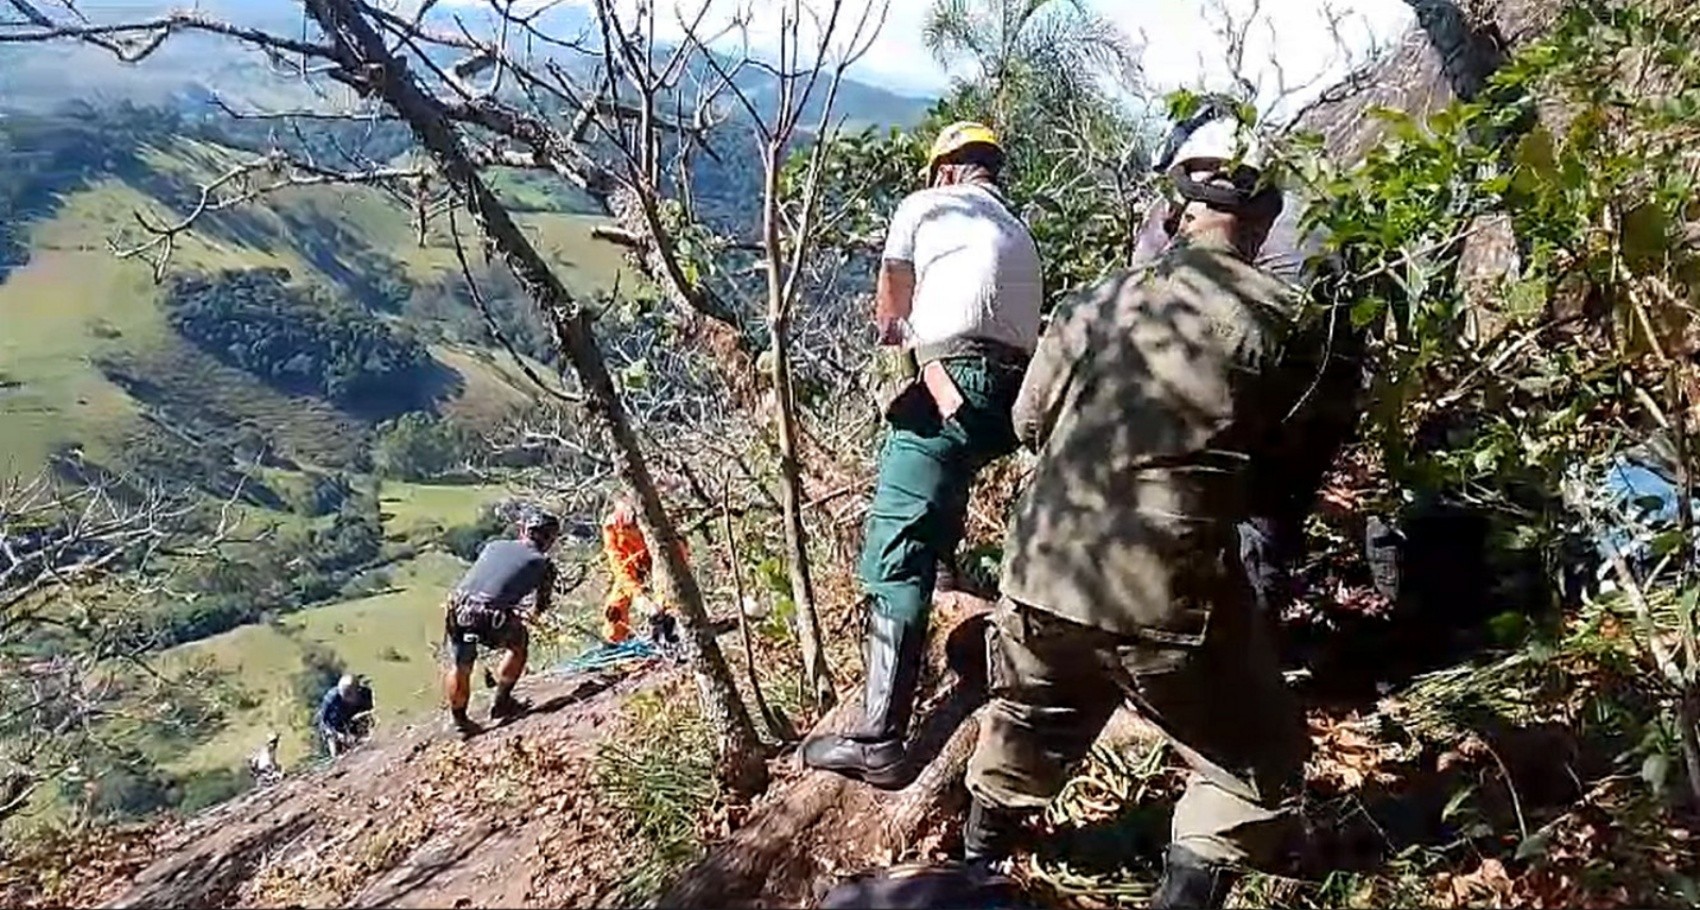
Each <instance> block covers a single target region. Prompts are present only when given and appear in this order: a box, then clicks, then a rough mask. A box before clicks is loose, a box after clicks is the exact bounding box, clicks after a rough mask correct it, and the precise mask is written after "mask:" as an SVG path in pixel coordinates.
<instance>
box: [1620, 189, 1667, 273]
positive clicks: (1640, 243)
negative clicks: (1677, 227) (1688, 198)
mask: <svg viewBox="0 0 1700 910" xmlns="http://www.w3.org/2000/svg"><path fill="white" fill-rule="evenodd" d="M1668 231H1669V221H1668V219H1666V217H1665V212H1664V210H1663V209H1661V208H1660V207H1658V206H1657V205H1654V204H1653V203H1650V202H1644V203H1642V204H1640V205H1638V206H1636V207H1634V208H1632V209H1630V210H1629V211H1628V212H1626V213H1624V216H1623V237H1622V243H1623V258H1624V261H1625V262H1627V263H1628V264H1629V267H1630V268H1632V269H1635V270H1637V271H1642V270H1646V269H1650V268H1656V267H1657V266H1658V265H1659V263H1661V262H1662V261H1663V260H1664V257H1665V254H1666V253H1667V252H1668V251H1669V248H1670V246H1669V243H1668V242H1667V236H1668Z"/></svg>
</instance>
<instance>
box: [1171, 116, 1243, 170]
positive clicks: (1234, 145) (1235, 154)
mask: <svg viewBox="0 0 1700 910" xmlns="http://www.w3.org/2000/svg"><path fill="white" fill-rule="evenodd" d="M1193 162H1200V163H1209V164H1211V165H1218V163H1221V162H1231V163H1237V164H1240V165H1243V166H1245V167H1250V168H1257V169H1259V170H1261V169H1262V168H1263V165H1264V149H1263V143H1262V142H1261V141H1259V140H1258V138H1257V134H1256V132H1255V131H1253V130H1251V129H1248V128H1246V127H1245V126H1243V125H1242V124H1241V123H1240V121H1239V118H1238V117H1236V116H1233V115H1232V114H1230V115H1228V116H1221V117H1216V118H1214V119H1211V120H1210V121H1208V122H1206V123H1203V124H1200V125H1199V126H1197V127H1196V128H1194V129H1193V130H1192V131H1191V133H1190V134H1189V135H1187V137H1186V138H1185V139H1183V140H1182V141H1181V142H1180V144H1179V145H1178V147H1176V148H1175V150H1174V153H1173V155H1172V157H1171V166H1172V165H1174V164H1180V165H1187V164H1191V163H1193Z"/></svg>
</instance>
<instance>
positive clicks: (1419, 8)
mask: <svg viewBox="0 0 1700 910" xmlns="http://www.w3.org/2000/svg"><path fill="white" fill-rule="evenodd" d="M1405 4H1406V5H1407V6H1409V7H1410V8H1411V10H1412V12H1415V13H1416V14H1417V26H1418V27H1419V28H1421V29H1422V30H1423V34H1424V35H1427V36H1428V42H1429V46H1431V47H1433V48H1434V51H1435V53H1436V54H1438V55H1439V57H1440V69H1441V72H1442V73H1444V74H1445V76H1446V81H1447V83H1448V84H1449V85H1450V86H1451V87H1452V93H1453V94H1454V95H1456V96H1457V97H1459V98H1461V99H1463V100H1465V101H1470V100H1473V99H1474V98H1475V97H1476V96H1477V95H1479V94H1481V91H1482V89H1483V88H1486V87H1487V81H1488V78H1489V77H1491V76H1492V75H1493V74H1494V71H1496V70H1498V69H1499V67H1500V65H1501V64H1503V63H1504V62H1505V45H1504V42H1503V39H1502V38H1501V37H1500V36H1499V30H1498V28H1496V27H1495V25H1494V23H1492V22H1478V21H1474V20H1472V18H1471V17H1470V16H1469V15H1467V14H1466V13H1465V11H1464V10H1462V9H1460V8H1459V7H1458V4H1457V2H1456V0H1405Z"/></svg>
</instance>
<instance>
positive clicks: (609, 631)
mask: <svg viewBox="0 0 1700 910" xmlns="http://www.w3.org/2000/svg"><path fill="white" fill-rule="evenodd" d="M679 554H680V555H681V556H683V557H684V558H685V559H687V560H688V559H690V558H691V551H690V548H689V547H687V546H685V542H684V541H682V540H681V541H679ZM602 555H603V556H605V557H606V558H607V559H608V575H609V579H608V598H607V600H605V601H604V602H603V606H602V616H603V623H602V637H603V638H606V639H607V640H608V641H610V642H614V643H619V642H622V641H625V640H626V639H628V638H631V637H632V601H634V600H636V599H637V598H638V597H639V596H640V595H646V594H647V593H648V592H647V591H646V590H645V588H646V587H647V586H648V584H649V570H650V557H649V544H648V543H646V542H645V541H644V539H643V529H642V528H639V527H638V523H637V519H636V517H634V516H633V515H632V514H631V512H630V511H627V510H622V509H615V510H614V511H613V512H610V513H609V514H608V517H607V518H605V519H603V520H602ZM655 607H656V609H663V608H662V606H661V605H660V604H656V605H655Z"/></svg>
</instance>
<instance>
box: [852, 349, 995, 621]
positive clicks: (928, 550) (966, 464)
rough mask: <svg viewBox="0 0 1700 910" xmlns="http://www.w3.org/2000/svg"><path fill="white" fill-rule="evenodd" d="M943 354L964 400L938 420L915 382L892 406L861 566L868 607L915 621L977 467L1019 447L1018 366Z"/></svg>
mask: <svg viewBox="0 0 1700 910" xmlns="http://www.w3.org/2000/svg"><path fill="white" fill-rule="evenodd" d="M943 363H944V367H945V371H946V372H948V373H949V374H950V378H951V379H952V380H953V381H955V383H956V387H957V390H958V391H960V392H961V393H962V398H963V404H962V407H961V409H959V410H958V412H957V413H956V414H954V415H952V416H951V417H950V419H949V420H941V419H940V418H939V414H938V409H937V408H936V407H935V406H934V405H933V401H932V398H931V397H930V396H928V395H927V393H926V389H925V388H924V387H921V386H919V385H917V386H916V387H915V388H914V389H912V390H911V391H910V394H908V395H907V396H905V398H904V399H903V400H902V401H901V402H900V404H899V405H898V406H897V407H895V408H894V409H893V413H892V415H891V416H890V418H889V420H890V426H889V427H888V428H887V433H886V439H885V447H884V449H882V450H881V452H880V459H879V480H878V481H877V483H876V485H875V487H874V499H873V503H872V504H871V505H870V506H869V508H868V521H867V526H866V533H865V535H864V537H863V541H862V557H861V560H860V565H859V567H858V572H857V574H858V575H859V576H860V580H861V582H862V588H863V590H864V591H865V592H866V593H867V594H868V596H869V597H871V598H872V599H873V609H875V610H879V611H880V612H881V613H882V614H884V615H886V616H888V617H891V618H893V619H897V620H900V621H902V622H904V623H906V624H914V625H918V626H920V627H921V628H925V627H926V624H927V619H928V616H929V614H930V611H931V608H932V602H933V586H934V584H935V583H936V582H937V580H938V564H939V561H940V560H945V559H950V558H952V557H953V556H954V555H955V553H956V546H957V544H958V543H959V542H961V540H962V526H963V522H964V520H965V518H966V515H967V511H968V495H969V493H970V491H971V490H972V488H973V485H974V476H975V475H976V474H977V473H979V471H980V469H981V468H983V467H985V466H986V465H987V464H990V463H991V462H993V461H995V460H997V459H998V458H1000V457H1002V456H1004V455H1007V454H1009V453H1010V452H1012V451H1014V449H1015V446H1016V440H1015V431H1014V429H1013V428H1012V427H1011V424H1010V417H1009V409H1010V406H1011V405H1013V404H1014V403H1015V396H1016V393H1018V392H1019V391H1020V389H1021V366H1020V365H1017V364H1000V363H995V362H992V361H990V360H988V359H986V358H984V357H955V358H950V359H948V360H945V361H943Z"/></svg>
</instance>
